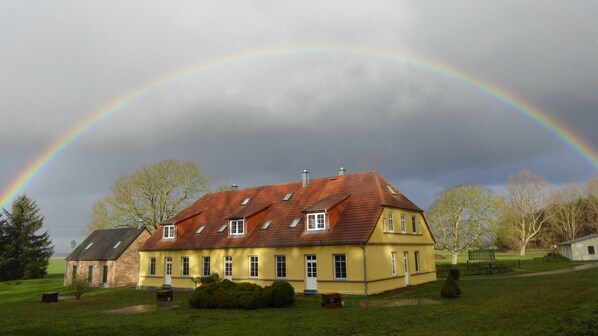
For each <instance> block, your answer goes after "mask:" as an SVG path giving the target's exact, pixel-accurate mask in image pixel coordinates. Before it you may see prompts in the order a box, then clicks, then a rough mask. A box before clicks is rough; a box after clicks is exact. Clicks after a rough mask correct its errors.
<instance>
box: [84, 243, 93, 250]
mask: <svg viewBox="0 0 598 336" xmlns="http://www.w3.org/2000/svg"><path fill="white" fill-rule="evenodd" d="M91 245H93V243H89V245H87V247H86V248H85V249H86V250H87V249H88V248H90V247H91Z"/></svg>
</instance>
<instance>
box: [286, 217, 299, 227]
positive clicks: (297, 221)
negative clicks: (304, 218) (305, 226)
mask: <svg viewBox="0 0 598 336" xmlns="http://www.w3.org/2000/svg"><path fill="white" fill-rule="evenodd" d="M300 221H301V218H295V219H293V222H291V225H289V227H290V228H296V227H297V224H299V222H300Z"/></svg>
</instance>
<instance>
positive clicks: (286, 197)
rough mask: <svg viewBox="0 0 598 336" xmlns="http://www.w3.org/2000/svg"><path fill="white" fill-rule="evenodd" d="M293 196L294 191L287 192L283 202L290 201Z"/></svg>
mask: <svg viewBox="0 0 598 336" xmlns="http://www.w3.org/2000/svg"><path fill="white" fill-rule="evenodd" d="M292 196H293V193H292V192H290V193H288V194H286V195H285V196H284V198H283V199H282V201H283V202H288V201H289V200H290V199H291V197H292Z"/></svg>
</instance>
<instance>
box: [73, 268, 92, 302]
mask: <svg viewBox="0 0 598 336" xmlns="http://www.w3.org/2000/svg"><path fill="white" fill-rule="evenodd" d="M69 287H70V288H71V289H72V290H73V291H74V292H75V299H77V300H79V299H80V298H81V295H83V291H84V290H85V289H86V288H88V287H89V283H88V282H87V277H86V276H85V275H83V274H79V275H77V276H76V277H75V278H74V279H73V280H72V281H71V284H70V285H69Z"/></svg>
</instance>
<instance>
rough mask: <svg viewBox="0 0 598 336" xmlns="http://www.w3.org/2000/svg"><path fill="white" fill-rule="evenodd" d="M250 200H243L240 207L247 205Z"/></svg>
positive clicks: (249, 198) (248, 198)
mask: <svg viewBox="0 0 598 336" xmlns="http://www.w3.org/2000/svg"><path fill="white" fill-rule="evenodd" d="M250 200H251V197H247V198H246V199H245V200H243V203H241V205H247V203H249V201H250Z"/></svg>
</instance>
